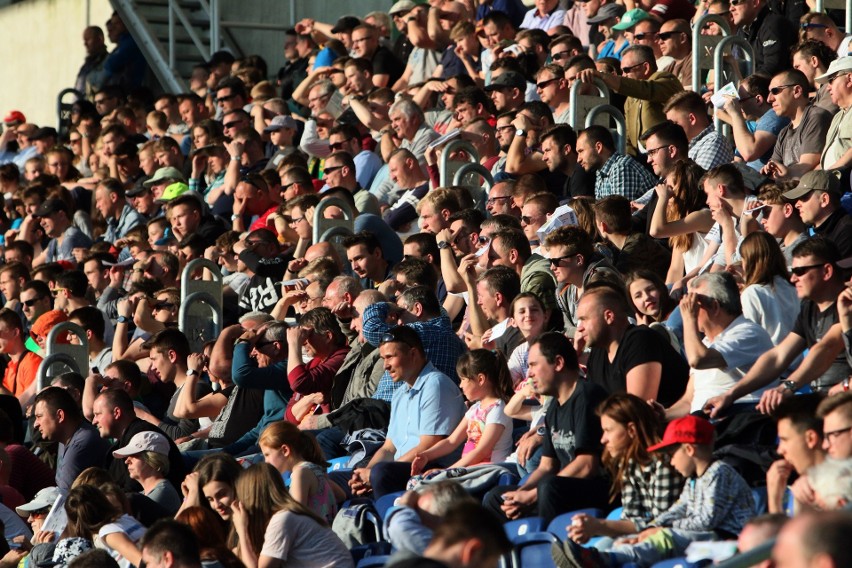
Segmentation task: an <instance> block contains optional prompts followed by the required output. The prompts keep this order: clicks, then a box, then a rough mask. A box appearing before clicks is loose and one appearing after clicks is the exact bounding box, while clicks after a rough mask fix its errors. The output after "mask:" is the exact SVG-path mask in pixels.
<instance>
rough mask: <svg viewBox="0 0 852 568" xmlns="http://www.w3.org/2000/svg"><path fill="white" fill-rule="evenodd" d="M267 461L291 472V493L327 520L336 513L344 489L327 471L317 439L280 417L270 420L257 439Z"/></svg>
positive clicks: (278, 468) (276, 467) (283, 470)
mask: <svg viewBox="0 0 852 568" xmlns="http://www.w3.org/2000/svg"><path fill="white" fill-rule="evenodd" d="M258 444H259V445H260V450H261V452H263V458H264V459H265V460H266V463H268V464H269V465H271V466H272V467H274V468H275V469H277V470H278V472H279V473H284V472H285V471H287V472H290V495H292V497H293V499H295V500H296V501H297V502H299V503H301V504H302V505H304V506H305V507H307V508H308V509H310V510H311V511H313V512H314V513H316V514H317V515H318V516H320V517H321V518H323V519H325V520H326V521H327V522H328V523H329V524H331V522H332V521H333V520H334V515H336V514H337V503H338V501H343V498H344V496H343V493H342V491H340V493H339V495H338V494H335V490H338V491H339V489H338V488H337V486H336V485H335V484H333V483H330V482H329V480H328V477H327V475H326V468H327V467H328V463H326V461H325V459H324V458H323V455H322V450H321V449H320V447H319V444H317V441H316V439H315V438H314V437H313V436H311V435H310V434H308V433H306V432H302V431H301V430H299V428H298V427H296V426H295V425H293V424H291V423H289V422H286V421H279V422H274V423H272V424H270V425H269V426H268V427H267V428H266V430H264V431H263V434H261V435H260V439H259V440H258Z"/></svg>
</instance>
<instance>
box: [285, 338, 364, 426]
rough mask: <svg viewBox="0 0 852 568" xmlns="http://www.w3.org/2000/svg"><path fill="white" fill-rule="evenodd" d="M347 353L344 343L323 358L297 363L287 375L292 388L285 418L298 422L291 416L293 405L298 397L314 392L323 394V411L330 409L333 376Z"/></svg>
mask: <svg viewBox="0 0 852 568" xmlns="http://www.w3.org/2000/svg"><path fill="white" fill-rule="evenodd" d="M347 353H349V346H348V345H344V346H343V347H341V348H340V349H338V350H337V351H335V352H334V353H332V354H331V355H329V356H328V357H326V358H325V359H320V358H319V357H314V358H313V359H311V360H310V361H308V363H307V364H304V365H299V366H298V367H296V368H295V369H293V370H292V371H290V374H288V375H287V381H288V382H289V383H290V388H292V389H293V396H291V397H290V401H289V402H288V403H287V411H286V413H285V414H284V418H285V420H287V421H288V422H292V423H293V424H298V420H296V417H295V416H293V410H292V409H293V405H294V404H296V402H298V400H299V399H300V398H302V397H303V396H305V395H309V394H312V393H315V392H321V393H322V394H323V400H325V402H324V403H323V404H321V405H320V406H321V407H322V411H323V413H328V412H330V411H331V407H330V405H329V401H330V400H331V386H332V384H333V383H334V376H335V375H336V374H337V370H338V369H340V367H341V365H343V360H344V359H346V354H347Z"/></svg>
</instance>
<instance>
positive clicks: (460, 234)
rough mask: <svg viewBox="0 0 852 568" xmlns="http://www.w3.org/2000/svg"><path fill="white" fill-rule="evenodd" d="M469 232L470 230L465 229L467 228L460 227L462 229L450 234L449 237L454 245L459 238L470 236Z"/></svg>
mask: <svg viewBox="0 0 852 568" xmlns="http://www.w3.org/2000/svg"><path fill="white" fill-rule="evenodd" d="M470 233H471V231H467V230H465V229H463V228H462V229H460V230H459V232H457V233H456V234H455V235H453V236H452V238H451V239H450V242H452V243H453V244H454V245H455V244H458V241H459V240H461V239H466V238H467V237H469V236H470Z"/></svg>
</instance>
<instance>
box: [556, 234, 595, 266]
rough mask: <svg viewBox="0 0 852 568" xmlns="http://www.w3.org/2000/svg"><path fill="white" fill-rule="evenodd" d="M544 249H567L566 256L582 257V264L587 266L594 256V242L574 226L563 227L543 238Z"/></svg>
mask: <svg viewBox="0 0 852 568" xmlns="http://www.w3.org/2000/svg"><path fill="white" fill-rule="evenodd" d="M544 246H545V248H550V247H553V246H562V247H566V248H567V249H568V254H579V255H582V256H583V262H584V264H588V263H589V261H590V260H591V259H592V256H594V250H595V249H594V242H593V241H592V238H591V237H590V236H589V234H588V233H587V232H586V231H584V230H583V229H581V228H580V227H577V226H576V225H565V226H563V227H559V228H558V229H556V230H555V231H552V232H550V233H548V234H547V235H546V236H545V237H544Z"/></svg>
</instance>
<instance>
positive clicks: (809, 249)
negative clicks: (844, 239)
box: [793, 237, 842, 272]
mask: <svg viewBox="0 0 852 568" xmlns="http://www.w3.org/2000/svg"><path fill="white" fill-rule="evenodd" d="M805 256H812V257H814V258H816V259H818V260H820V261H822V262H825V263H827V264H834V265H836V264H837V262H838V261H839V260H840V259H841V258H842V257H841V255H840V249H839V248H837V244H835V242H834V241H833V240H831V239H827V238H825V237H811V238H809V239H805V240H804V241H802V242H800V243H799V244H797V245H796V246H795V247H794V248H793V258H802V257H805ZM835 272H839V271H838V270H837V269H835Z"/></svg>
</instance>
